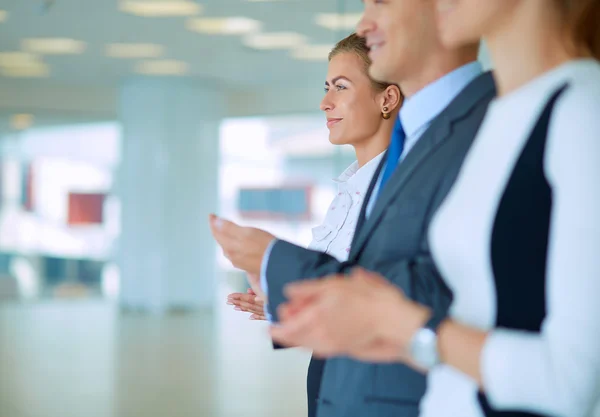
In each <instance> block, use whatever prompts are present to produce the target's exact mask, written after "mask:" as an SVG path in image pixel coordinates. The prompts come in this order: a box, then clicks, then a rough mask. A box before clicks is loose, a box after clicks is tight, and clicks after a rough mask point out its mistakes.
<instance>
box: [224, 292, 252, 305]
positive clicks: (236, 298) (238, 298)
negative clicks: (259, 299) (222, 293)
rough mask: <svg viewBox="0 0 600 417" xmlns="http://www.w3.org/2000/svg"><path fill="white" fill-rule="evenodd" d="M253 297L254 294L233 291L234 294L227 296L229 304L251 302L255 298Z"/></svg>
mask: <svg viewBox="0 0 600 417" xmlns="http://www.w3.org/2000/svg"><path fill="white" fill-rule="evenodd" d="M253 298H254V296H253V295H249V294H243V293H233V294H229V295H228V296H227V304H228V305H239V304H240V302H242V301H246V302H251V301H252V300H253Z"/></svg>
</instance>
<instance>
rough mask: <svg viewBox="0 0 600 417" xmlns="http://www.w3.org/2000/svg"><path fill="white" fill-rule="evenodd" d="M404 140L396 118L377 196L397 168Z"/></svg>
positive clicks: (401, 128)
mask: <svg viewBox="0 0 600 417" xmlns="http://www.w3.org/2000/svg"><path fill="white" fill-rule="evenodd" d="M404 139H406V133H404V128H403V127H402V122H401V121H400V117H398V118H397V119H396V124H394V131H393V132H392V140H391V141H390V146H389V147H388V152H387V159H386V164H385V171H383V176H382V177H381V183H380V185H379V192H378V194H381V191H382V190H383V187H384V186H385V184H386V183H387V182H388V180H389V179H390V177H391V176H392V174H393V173H394V170H395V169H396V167H397V166H398V162H399V161H400V155H402V150H404Z"/></svg>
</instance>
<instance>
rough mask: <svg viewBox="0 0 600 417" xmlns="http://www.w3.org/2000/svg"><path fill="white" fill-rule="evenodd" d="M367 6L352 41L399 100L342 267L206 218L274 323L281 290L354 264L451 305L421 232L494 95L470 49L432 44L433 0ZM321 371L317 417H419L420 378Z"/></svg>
mask: <svg viewBox="0 0 600 417" xmlns="http://www.w3.org/2000/svg"><path fill="white" fill-rule="evenodd" d="M364 3H365V13H364V15H363V18H362V20H361V22H360V24H359V29H358V32H359V34H360V35H362V36H365V37H366V38H367V43H368V44H369V45H370V47H371V53H370V57H371V59H372V61H373V63H372V66H371V68H370V74H371V76H372V77H373V78H375V79H379V80H386V81H389V82H395V83H397V84H398V85H399V86H400V88H401V90H402V92H403V93H404V94H405V96H406V97H407V99H406V101H405V103H404V105H403V107H402V109H401V111H400V115H399V120H398V121H397V123H396V127H397V128H396V130H395V132H394V134H393V137H392V142H391V145H390V147H389V149H388V152H387V154H386V157H385V158H384V159H383V161H382V163H381V165H380V166H379V168H378V170H377V171H376V173H375V175H374V178H373V180H372V182H371V185H370V187H369V191H368V195H367V196H366V201H365V204H363V209H362V213H361V216H360V219H359V222H358V225H357V230H356V232H355V236H354V241H353V243H352V246H351V252H350V256H349V260H348V261H347V262H343V263H340V262H338V261H336V260H335V259H334V258H332V257H330V256H328V255H326V254H324V253H319V252H314V251H310V250H307V249H305V248H302V247H299V246H296V245H293V244H291V243H288V242H285V241H283V240H277V239H276V238H275V237H274V236H272V235H271V234H269V233H267V232H264V231H261V230H258V229H253V228H245V227H240V226H238V225H235V224H233V223H231V222H227V221H225V220H222V219H219V218H216V217H214V216H213V217H212V218H211V220H210V222H211V229H212V232H213V235H214V236H215V238H216V240H217V241H218V243H219V244H220V245H221V246H222V247H223V250H224V253H225V255H226V256H227V257H228V258H229V259H230V260H231V261H232V263H233V264H234V265H235V266H236V267H239V268H241V269H243V270H245V271H247V272H248V273H249V277H250V279H249V281H250V284H251V286H252V287H253V289H254V290H255V291H256V292H257V294H259V295H261V296H262V297H263V299H266V300H268V306H267V313H268V315H269V316H270V318H271V320H273V321H277V319H278V317H277V308H278V307H279V306H280V305H281V304H283V303H284V302H285V301H286V297H285V295H284V288H285V286H286V285H287V284H289V283H293V282H297V281H301V280H305V279H319V278H320V277H323V276H326V275H329V274H334V273H340V272H349V270H350V269H352V268H353V267H356V266H360V267H363V268H365V269H369V270H372V271H376V272H378V273H380V274H381V275H383V276H385V277H387V279H389V280H390V281H391V282H392V284H394V285H397V286H398V287H400V288H401V289H402V290H403V292H404V293H405V294H406V295H407V296H408V297H409V298H412V299H414V300H415V301H418V302H419V303H422V304H425V305H427V306H428V307H430V308H431V309H432V310H433V311H434V312H436V314H437V315H439V314H444V313H445V311H446V310H447V308H448V306H449V304H450V301H451V294H450V293H449V291H448V289H447V287H446V286H445V285H444V284H443V282H442V281H441V278H440V276H439V274H438V272H437V271H436V269H435V266H434V265H433V263H432V260H431V257H430V253H429V248H428V244H427V229H428V225H429V223H430V221H431V218H432V216H433V214H434V212H435V210H436V208H437V207H438V206H439V205H440V204H441V202H442V201H443V199H444V197H445V196H446V194H447V193H448V191H449V189H450V187H451V185H452V183H453V182H454V180H455V178H456V176H457V174H458V171H459V169H460V166H461V164H462V161H463V159H464V156H465V154H466V152H467V150H468V148H469V146H470V145H471V143H472V141H473V139H474V136H475V133H476V131H477V129H478V127H479V125H480V123H481V121H482V119H483V116H484V114H485V111H486V109H487V105H488V103H489V101H490V100H491V98H492V97H493V96H494V95H495V89H494V85H493V80H492V78H491V75H490V74H482V70H481V67H480V65H479V64H478V63H477V62H476V57H477V53H478V45H470V46H468V47H463V48H461V49H456V50H448V49H445V48H444V47H442V46H441V44H440V42H439V41H438V38H437V30H436V22H435V10H434V6H435V2H434V1H433V0H420V1H415V0H411V1H405V0H388V1H386V2H380V1H376V0H365V2H364ZM341 123H343V121H341ZM369 313H370V312H369V311H364V312H363V314H365V315H368V314H369ZM314 319H315V320H318V317H314ZM313 337H319V335H313ZM320 371H322V378H321V389H320V395H319V399H318V410H317V415H318V417H354V416H356V417H359V416H365V415H377V416H384V417H385V416H399V417H410V416H415V417H416V416H417V415H418V405H419V401H420V399H421V397H422V395H423V393H424V391H425V377H424V376H423V375H421V374H419V373H417V372H416V371H414V370H412V369H410V368H408V367H406V366H404V365H397V364H394V365H389V364H371V363H365V362H361V361H357V360H353V359H350V358H347V357H336V358H332V359H328V360H327V361H326V363H325V366H324V368H321V369H319V370H317V371H314V370H313V375H312V378H313V379H315V378H316V379H317V380H318V375H316V372H320Z"/></svg>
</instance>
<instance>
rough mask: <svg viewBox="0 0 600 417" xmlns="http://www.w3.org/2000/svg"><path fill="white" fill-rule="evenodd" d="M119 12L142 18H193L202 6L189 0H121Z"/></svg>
mask: <svg viewBox="0 0 600 417" xmlns="http://www.w3.org/2000/svg"><path fill="white" fill-rule="evenodd" d="M119 10H121V11H122V12H124V13H130V14H133V15H136V16H142V17H172V16H194V15H197V14H199V13H200V12H201V11H202V6H200V5H199V4H198V3H196V2H195V1H190V0H154V1H152V0H121V1H120V3H119Z"/></svg>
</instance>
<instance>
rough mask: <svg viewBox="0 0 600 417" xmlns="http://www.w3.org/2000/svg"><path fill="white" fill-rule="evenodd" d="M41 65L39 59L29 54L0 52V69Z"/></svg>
mask: <svg viewBox="0 0 600 417" xmlns="http://www.w3.org/2000/svg"><path fill="white" fill-rule="evenodd" d="M32 63H41V60H40V57H39V56H37V55H35V54H32V53H29V52H21V51H18V52H0V67H7V66H23V65H29V64H32Z"/></svg>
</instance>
